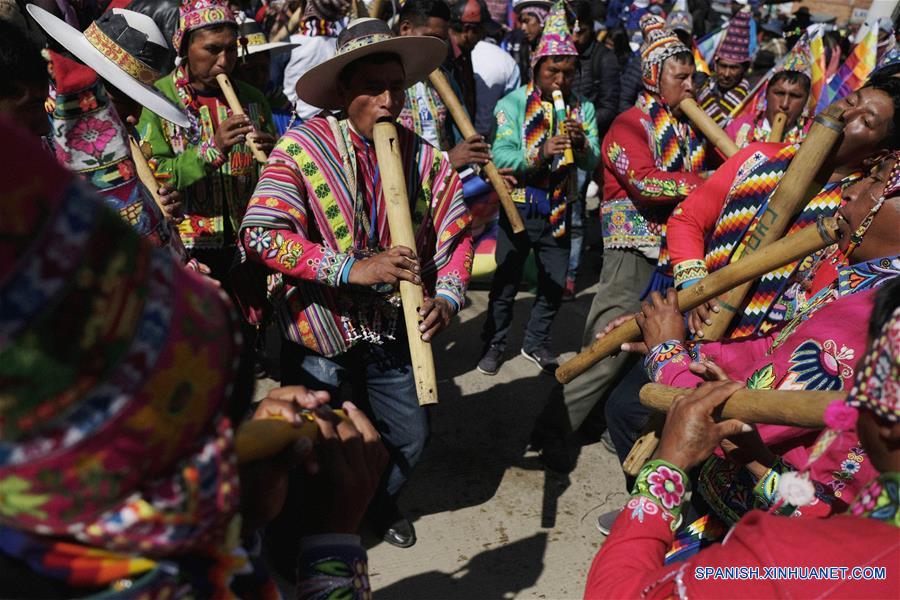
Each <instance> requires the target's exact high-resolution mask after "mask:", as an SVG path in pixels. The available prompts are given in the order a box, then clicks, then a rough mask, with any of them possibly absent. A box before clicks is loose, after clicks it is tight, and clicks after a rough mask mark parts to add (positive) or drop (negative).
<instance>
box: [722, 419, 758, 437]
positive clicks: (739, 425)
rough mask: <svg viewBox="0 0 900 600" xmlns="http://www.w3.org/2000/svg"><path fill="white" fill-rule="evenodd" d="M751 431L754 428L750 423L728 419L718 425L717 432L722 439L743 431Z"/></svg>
mask: <svg viewBox="0 0 900 600" xmlns="http://www.w3.org/2000/svg"><path fill="white" fill-rule="evenodd" d="M751 431H753V428H752V427H751V426H750V425H747V424H746V423H744V422H743V421H738V420H737V419H728V420H727V421H722V422H721V423H719V424H717V425H716V433H717V434H718V436H719V439H720V440H721V439H725V438H727V437H731V436H733V435H738V434H741V433H749V432H751Z"/></svg>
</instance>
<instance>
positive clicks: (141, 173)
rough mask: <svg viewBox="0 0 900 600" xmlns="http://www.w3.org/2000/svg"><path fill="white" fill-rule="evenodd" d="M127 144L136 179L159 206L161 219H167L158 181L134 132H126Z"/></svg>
mask: <svg viewBox="0 0 900 600" xmlns="http://www.w3.org/2000/svg"><path fill="white" fill-rule="evenodd" d="M128 144H129V146H131V160H132V162H134V171H135V173H136V174H137V176H138V179H139V180H140V182H141V183H142V184H144V187H145V188H147V190H148V191H149V192H150V196H151V197H152V198H153V201H154V202H156V206H158V207H159V211H160V212H161V213H162V216H163V219H166V220H168V219H169V217H168V215H167V214H166V209H165V207H164V206H163V203H162V198H160V196H159V182H158V181H156V177H155V176H154V175H153V169H151V168H150V163H148V162H147V157H146V156H144V152H143V150H141V145H140V144H139V143H138V141H137V139H135V134H132V133H129V134H128Z"/></svg>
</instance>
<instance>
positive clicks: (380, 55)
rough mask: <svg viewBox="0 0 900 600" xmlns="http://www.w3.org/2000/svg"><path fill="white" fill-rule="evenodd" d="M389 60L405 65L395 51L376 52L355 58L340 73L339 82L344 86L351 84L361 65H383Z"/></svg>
mask: <svg viewBox="0 0 900 600" xmlns="http://www.w3.org/2000/svg"><path fill="white" fill-rule="evenodd" d="M389 62H396V63H397V64H399V65H400V66H401V67H402V66H403V61H402V60H401V59H400V57H399V56H398V55H396V54H394V53H393V52H376V53H375V54H370V55H368V56H363V57H362V58H359V59H357V60H354V61H353V62H352V63H350V64H349V65H347V66H346V67H344V68H343V69H342V70H341V72H340V73H338V77H337V78H338V82H340V84H341V85H342V86H344V87H347V86H349V85H350V80H352V79H353V76H354V75H356V72H357V71H358V70H359V68H360V67H362V66H364V65H383V64H387V63H389Z"/></svg>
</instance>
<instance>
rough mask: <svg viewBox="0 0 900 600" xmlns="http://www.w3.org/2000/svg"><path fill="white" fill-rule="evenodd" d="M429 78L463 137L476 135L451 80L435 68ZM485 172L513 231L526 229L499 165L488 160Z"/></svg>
mask: <svg viewBox="0 0 900 600" xmlns="http://www.w3.org/2000/svg"><path fill="white" fill-rule="evenodd" d="M428 79H429V81H431V85H433V86H434V89H435V90H437V93H438V95H439V96H440V97H441V100H443V101H444V104H445V105H446V106H447V110H449V111H450V115H451V116H452V117H453V121H454V122H455V123H456V126H457V127H459V132H460V133H461V134H462V136H463V138H464V139H469V138H470V137H472V136H473V135H476V133H477V132H476V131H475V126H474V125H472V120H471V119H470V118H469V115H468V114H466V111H465V109H464V108H463V105H462V103H461V102H460V101H459V98H457V97H456V93H455V92H454V91H453V88H452V87H451V86H450V82H449V81H447V77H446V76H445V75H444V74H443V73H441V70H440V69H435V70H434V71H432V73H431V75H429V76H428ZM484 174H485V175H487V178H488V180H489V181H490V182H491V185H492V186H494V190H495V191H496V192H497V196H498V197H499V198H500V206H502V207H503V212H504V213H506V218H507V219H509V224H510V226H511V227H512V230H513V233H520V232H522V231H525V224H524V223H523V222H522V217H521V216H520V215H519V209H517V208H516V203H515V202H513V199H512V196H510V195H509V190H507V189H506V182H505V181H503V177H502V176H501V175H500V171H498V170H497V166H496V165H495V164H494V163H493V161H488V162H487V164H485V165H484Z"/></svg>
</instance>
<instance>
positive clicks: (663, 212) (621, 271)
mask: <svg viewBox="0 0 900 600" xmlns="http://www.w3.org/2000/svg"><path fill="white" fill-rule="evenodd" d="M641 27H642V29H643V30H644V40H645V41H644V45H643V46H642V47H641V60H642V71H643V73H642V77H643V85H644V90H643V92H642V93H641V94H640V96H639V97H638V102H637V104H636V105H635V106H634V107H633V108H631V109H629V110H628V111H626V112H624V113H622V114H621V115H619V116H618V117H617V118H616V120H615V121H613V124H612V126H611V127H610V130H609V132H608V133H607V134H606V137H605V138H604V140H603V149H602V155H601V156H602V160H603V173H604V176H603V185H604V190H603V202H602V204H601V215H602V230H603V243H604V261H603V270H602V272H601V273H600V283H599V287H598V289H597V293H596V294H595V295H594V299H593V302H592V303H591V310H590V313H589V314H588V317H587V321H586V323H585V329H584V336H583V340H582V345H583V346H587V345H589V344H590V343H591V342H593V341H594V336H595V335H596V334H597V333H598V332H599V331H600V330H602V329H603V327H604V326H605V325H606V324H607V323H608V322H609V321H611V320H612V319H615V318H616V317H618V316H620V315H622V314H625V313H632V312H634V311H635V310H637V308H638V306H639V302H640V298H641V296H642V294H643V293H644V292H645V289H646V287H647V284H648V282H649V281H650V277H651V275H652V274H653V271H654V267H655V265H656V261H657V257H658V256H659V244H660V233H661V231H662V229H663V227H664V225H665V222H666V219H667V218H668V216H669V214H670V213H671V211H672V208H673V207H674V206H675V204H676V203H678V202H679V201H680V200H682V199H684V198H685V197H686V196H687V195H688V193H690V192H691V191H692V190H693V189H694V188H696V187H697V186H699V185H700V184H701V183H702V182H703V178H702V176H701V172H702V171H703V169H704V168H705V162H706V143H705V140H704V139H703V138H702V137H700V136H699V135H698V134H697V133H696V132H695V131H694V129H693V128H692V126H691V124H690V123H689V122H688V121H687V120H686V119H685V117H684V116H683V115H682V114H681V112H680V111H679V110H678V108H677V106H678V104H679V103H680V102H681V100H682V99H683V98H686V97H693V90H694V87H693V81H692V76H693V73H694V61H693V57H692V55H691V51H690V50H689V49H688V48H687V46H685V45H684V44H682V43H681V41H679V39H678V37H677V36H675V34H674V33H672V32H671V31H669V30H667V29H665V28H664V21H663V20H662V19H661V18H659V17H657V16H655V15H652V14H648V15H645V16H644V17H642V18H641ZM633 364H634V362H633V361H629V359H628V357H627V356H625V355H620V356H616V357H610V358H607V359H606V360H604V361H602V362H600V363H597V364H596V365H594V366H593V367H591V368H590V369H589V370H588V371H587V372H585V373H584V374H583V375H581V376H580V377H578V378H577V379H575V380H574V381H573V382H572V383H570V384H568V385H566V386H565V388H564V390H563V395H564V402H565V406H564V408H563V407H561V406H559V404H560V403H559V402H558V401H557V399H553V400H551V403H550V404H549V405H548V407H547V410H546V411H545V412H544V414H543V415H542V416H541V418H540V419H539V421H538V424H537V425H536V427H535V433H534V434H533V436H532V443H533V444H534V445H535V446H541V447H542V448H543V457H544V461H545V463H546V464H548V465H550V466H552V467H553V468H556V469H559V470H566V471H568V470H570V469H571V468H572V466H573V465H572V463H571V458H570V453H571V448H570V446H571V442H570V441H569V440H570V437H571V433H572V432H574V431H575V430H577V429H578V428H579V427H580V426H581V425H582V423H583V422H584V421H585V419H586V418H587V416H588V413H590V412H591V410H592V409H593V408H594V406H595V405H596V404H597V403H598V402H601V401H603V400H605V396H606V395H607V393H608V392H609V391H610V390H611V389H612V387H613V385H614V384H615V383H616V382H618V381H619V380H620V379H621V376H622V375H623V374H624V373H625V372H626V371H627V370H628V369H629V368H630V367H631V366H633Z"/></svg>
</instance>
